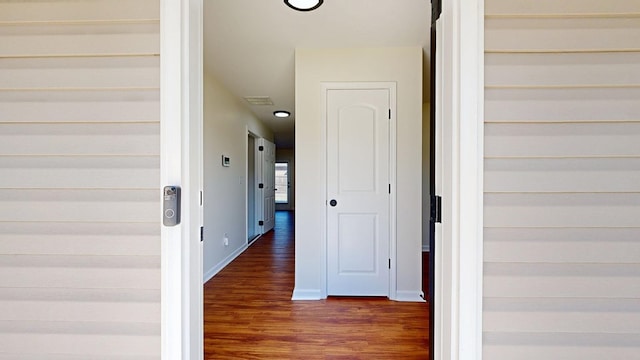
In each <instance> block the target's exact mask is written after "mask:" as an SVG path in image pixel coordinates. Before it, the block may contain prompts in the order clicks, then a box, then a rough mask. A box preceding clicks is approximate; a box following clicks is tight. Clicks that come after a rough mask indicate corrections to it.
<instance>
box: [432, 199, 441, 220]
mask: <svg viewBox="0 0 640 360" xmlns="http://www.w3.org/2000/svg"><path fill="white" fill-rule="evenodd" d="M431 221H432V222H434V223H441V222H442V197H441V196H440V195H431Z"/></svg>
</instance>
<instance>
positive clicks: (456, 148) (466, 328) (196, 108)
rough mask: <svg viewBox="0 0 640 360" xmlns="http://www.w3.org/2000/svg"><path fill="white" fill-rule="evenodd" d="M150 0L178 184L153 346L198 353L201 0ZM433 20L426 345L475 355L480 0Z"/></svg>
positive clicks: (169, 169) (443, 355)
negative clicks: (436, 131)
mask: <svg viewBox="0 0 640 360" xmlns="http://www.w3.org/2000/svg"><path fill="white" fill-rule="evenodd" d="M160 4H161V8H160V13H161V15H160V19H161V21H160V36H161V57H162V61H161V144H162V145H161V146H162V149H161V184H162V186H164V185H168V184H171V185H179V186H181V187H182V224H181V225H178V226H175V227H172V228H167V227H164V226H163V227H162V232H161V238H162V240H161V247H162V255H161V258H162V260H161V268H162V269H161V273H162V279H161V287H162V290H161V294H162V306H161V316H162V320H161V321H162V349H161V353H162V359H163V360H178V359H180V360H188V359H202V358H203V339H202V332H203V314H202V305H203V301H202V248H201V244H200V241H199V235H200V234H199V233H200V224H201V223H202V207H201V206H200V204H199V199H200V192H201V189H202V138H201V134H202V132H201V128H202V109H203V98H202V83H203V68H202V54H203V52H202V46H203V45H202V44H203V43H202V38H203V32H202V16H203V0H161V3H160ZM439 26H440V27H439V29H438V30H439V34H440V35H439V36H440V42H439V44H441V45H443V46H442V47H441V48H439V52H440V53H442V56H443V59H445V60H447V61H444V62H442V65H443V68H442V73H441V74H439V78H440V79H441V80H442V83H441V85H440V91H439V95H441V96H440V99H443V100H444V101H442V103H441V104H438V105H439V107H438V109H439V110H438V111H439V116H440V120H441V121H440V122H441V125H442V126H441V128H442V137H441V142H440V144H439V147H440V149H442V154H443V157H442V165H443V166H442V169H441V174H440V175H438V176H442V179H443V182H442V184H443V188H442V193H441V195H442V197H443V223H442V225H441V233H442V237H441V238H442V241H441V243H440V244H438V248H439V249H441V251H439V256H438V258H437V259H436V297H435V299H434V300H435V302H436V303H435V308H436V313H435V314H432V315H433V319H434V321H435V322H436V326H435V334H434V335H435V338H436V342H435V343H436V345H435V349H432V351H434V354H435V358H436V359H443V360H444V359H447V360H449V359H453V360H472V359H473V360H479V359H481V358H482V224H483V203H482V196H483V183H482V179H483V160H482V159H483V140H484V138H483V136H484V133H483V126H482V125H483V111H484V109H483V106H484V92H483V87H484V85H483V83H484V63H483V55H484V40H483V39H484V0H452V1H444V2H443V13H442V16H441V20H440V25H439ZM463 35H464V36H463ZM442 119H446V120H447V121H442ZM418 151H420V149H416V152H418ZM158 193H159V194H160V191H159V192H158ZM158 213H159V216H161V214H160V213H161V212H160V211H159V212H158ZM462 218H463V219H464V223H463V222H462V221H461V220H460V219H462ZM325 273H326V271H325Z"/></svg>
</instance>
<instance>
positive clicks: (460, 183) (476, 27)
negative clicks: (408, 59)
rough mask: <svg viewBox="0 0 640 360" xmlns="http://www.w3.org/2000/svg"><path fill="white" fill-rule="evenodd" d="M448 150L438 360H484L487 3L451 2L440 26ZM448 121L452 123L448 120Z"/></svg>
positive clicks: (443, 176) (441, 104) (442, 176)
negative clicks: (485, 31) (483, 290)
mask: <svg viewBox="0 0 640 360" xmlns="http://www.w3.org/2000/svg"><path fill="white" fill-rule="evenodd" d="M437 26H438V29H437V31H438V39H437V41H438V43H437V44H438V45H437V46H438V50H437V57H438V58H437V61H438V66H439V68H438V72H439V73H438V75H437V80H436V81H437V85H436V87H437V89H438V96H439V100H438V104H437V107H436V111H437V115H436V117H437V118H438V120H437V121H438V126H439V127H441V129H439V130H438V131H442V132H441V134H440V135H439V136H437V138H439V140H438V142H439V143H437V148H438V151H440V154H439V156H440V160H439V164H440V166H439V169H438V173H437V176H438V179H439V180H438V181H439V182H440V184H441V186H440V189H437V191H438V192H439V193H441V194H442V224H441V225H440V226H438V227H437V230H438V231H439V232H440V234H438V235H437V236H436V246H437V247H436V256H437V259H436V282H435V286H436V289H435V309H436V310H435V312H436V313H435V314H434V321H435V334H434V335H435V339H436V341H435V349H433V351H434V354H435V359H452V360H480V359H482V263H483V254H482V233H483V229H482V224H483V198H482V194H483V192H482V191H483V154H484V150H483V148H484V132H483V123H484V0H453V1H444V2H443V9H442V15H441V18H440V20H438V25H437ZM445 119H446V121H445Z"/></svg>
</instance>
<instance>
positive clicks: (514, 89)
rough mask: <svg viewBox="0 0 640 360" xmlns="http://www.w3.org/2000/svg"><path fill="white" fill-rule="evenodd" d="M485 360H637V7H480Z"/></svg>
mask: <svg viewBox="0 0 640 360" xmlns="http://www.w3.org/2000/svg"><path fill="white" fill-rule="evenodd" d="M485 4H486V8H485V11H486V19H485V21H486V25H485V36H486V38H485V47H486V55H485V81H486V90H485V111H486V113H485V118H486V124H485V134H486V138H485V143H486V145H485V156H486V158H485V235H484V241H485V249H484V256H485V258H484V259H485V265H484V266H485V273H484V312H483V314H484V316H483V317H484V319H483V326H484V338H483V341H484V351H483V355H484V359H488V360H494V359H500V360H502V359H509V360H512V359H519V360H527V359H536V360H539V359H580V360H589V359H640V0H607V1H591V0H564V1H556V0H518V1H514V0H486V1H485Z"/></svg>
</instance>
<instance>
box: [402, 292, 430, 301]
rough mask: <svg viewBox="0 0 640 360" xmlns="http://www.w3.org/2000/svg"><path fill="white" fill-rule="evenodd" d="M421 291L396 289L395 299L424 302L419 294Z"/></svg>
mask: <svg viewBox="0 0 640 360" xmlns="http://www.w3.org/2000/svg"><path fill="white" fill-rule="evenodd" d="M421 294H422V291H420V290H416V291H397V292H396V298H395V299H394V300H395V301H407V302H426V301H425V300H424V299H423V298H422V297H421V296H420V295H421Z"/></svg>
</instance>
